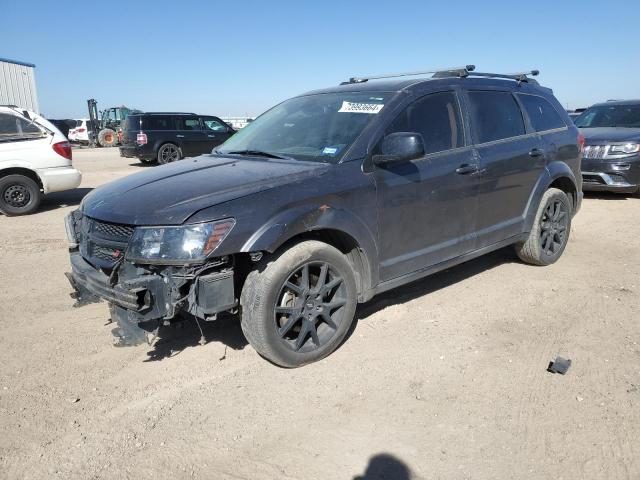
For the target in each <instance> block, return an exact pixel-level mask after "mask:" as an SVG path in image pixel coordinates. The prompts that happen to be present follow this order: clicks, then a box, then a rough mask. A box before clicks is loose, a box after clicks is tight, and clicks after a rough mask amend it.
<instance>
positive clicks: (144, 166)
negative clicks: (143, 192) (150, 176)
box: [129, 162, 158, 168]
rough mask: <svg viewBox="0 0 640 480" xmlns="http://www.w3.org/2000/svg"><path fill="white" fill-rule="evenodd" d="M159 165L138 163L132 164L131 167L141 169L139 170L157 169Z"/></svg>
mask: <svg viewBox="0 0 640 480" xmlns="http://www.w3.org/2000/svg"><path fill="white" fill-rule="evenodd" d="M157 165H158V164H157V163H155V162H153V163H146V162H136V163H130V164H129V166H130V167H139V168H149V167H155V166H157Z"/></svg>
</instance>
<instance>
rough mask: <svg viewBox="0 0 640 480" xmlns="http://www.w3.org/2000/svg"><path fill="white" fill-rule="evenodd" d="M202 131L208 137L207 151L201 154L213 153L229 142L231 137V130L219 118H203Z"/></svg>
mask: <svg viewBox="0 0 640 480" xmlns="http://www.w3.org/2000/svg"><path fill="white" fill-rule="evenodd" d="M201 120H202V129H203V131H204V134H205V135H206V137H207V139H206V142H205V143H206V151H204V152H201V153H211V150H213V149H214V148H215V147H217V146H218V145H221V144H222V143H224V142H226V141H227V138H229V137H230V136H231V133H232V131H231V129H230V128H229V127H228V126H227V125H226V124H225V123H224V122H223V121H222V120H220V119H219V118H216V117H202V118H201Z"/></svg>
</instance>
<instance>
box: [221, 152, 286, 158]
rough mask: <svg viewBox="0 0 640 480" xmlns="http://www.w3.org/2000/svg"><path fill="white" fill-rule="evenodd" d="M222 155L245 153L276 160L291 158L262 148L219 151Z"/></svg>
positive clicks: (250, 155)
mask: <svg viewBox="0 0 640 480" xmlns="http://www.w3.org/2000/svg"><path fill="white" fill-rule="evenodd" d="M220 153H222V154H223V155H247V156H249V157H267V158H277V159H278V160H293V159H292V158H291V157H283V156H282V155H276V154H275V153H269V152H264V151H262V150H232V151H230V152H220Z"/></svg>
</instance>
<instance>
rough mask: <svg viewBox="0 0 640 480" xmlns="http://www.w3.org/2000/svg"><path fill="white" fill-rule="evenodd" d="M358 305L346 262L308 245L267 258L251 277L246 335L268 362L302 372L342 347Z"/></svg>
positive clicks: (243, 302)
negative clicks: (309, 365)
mask: <svg viewBox="0 0 640 480" xmlns="http://www.w3.org/2000/svg"><path fill="white" fill-rule="evenodd" d="M305 272H306V278H307V279H308V280H307V281H306V282H305V281H304V278H305ZM323 272H324V273H323ZM321 278H324V279H325V281H324V282H320V279H321ZM356 304H357V292H356V283H355V278H354V273H353V270H352V268H351V265H350V264H349V262H348V261H347V259H346V257H345V256H344V255H343V254H342V253H341V252H340V251H339V250H337V249H335V248H334V247H332V246H330V245H327V244H326V243H323V242H319V241H315V240H309V241H305V242H302V243H299V244H297V245H294V246H292V247H291V248H289V249H287V250H285V251H283V252H281V253H279V254H276V255H275V256H273V257H269V258H265V259H263V260H262V261H261V262H259V263H258V264H257V265H256V268H255V269H254V270H253V271H251V272H250V273H249V275H248V276H247V279H246V281H245V284H244V287H243V289H242V294H241V296H240V306H241V310H242V314H241V326H242V331H243V332H244V334H245V336H246V337H247V340H248V341H249V343H250V344H251V346H252V347H253V348H254V349H255V350H256V351H257V352H258V353H259V354H260V355H262V356H263V357H265V358H266V359H268V360H270V361H271V362H273V363H275V364H277V365H280V366H282V367H287V368H295V367H301V366H303V365H306V364H308V363H311V362H316V361H318V360H320V359H322V358H324V357H326V356H327V355H329V354H330V353H331V352H333V351H334V350H335V349H336V348H337V347H338V346H339V345H340V344H341V342H342V340H344V337H345V335H346V334H347V332H348V331H349V328H350V326H351V324H352V322H353V317H354V314H355V310H356Z"/></svg>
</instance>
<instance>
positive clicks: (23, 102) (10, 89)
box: [0, 58, 40, 113]
mask: <svg viewBox="0 0 640 480" xmlns="http://www.w3.org/2000/svg"><path fill="white" fill-rule="evenodd" d="M35 67H36V66H35V65H34V64H33V63H26V62H18V61H16V60H9V59H6V58H0V105H17V106H18V107H21V108H26V109H28V110H32V111H34V112H36V113H40V109H39V108H38V94H37V92H36V77H35Z"/></svg>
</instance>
